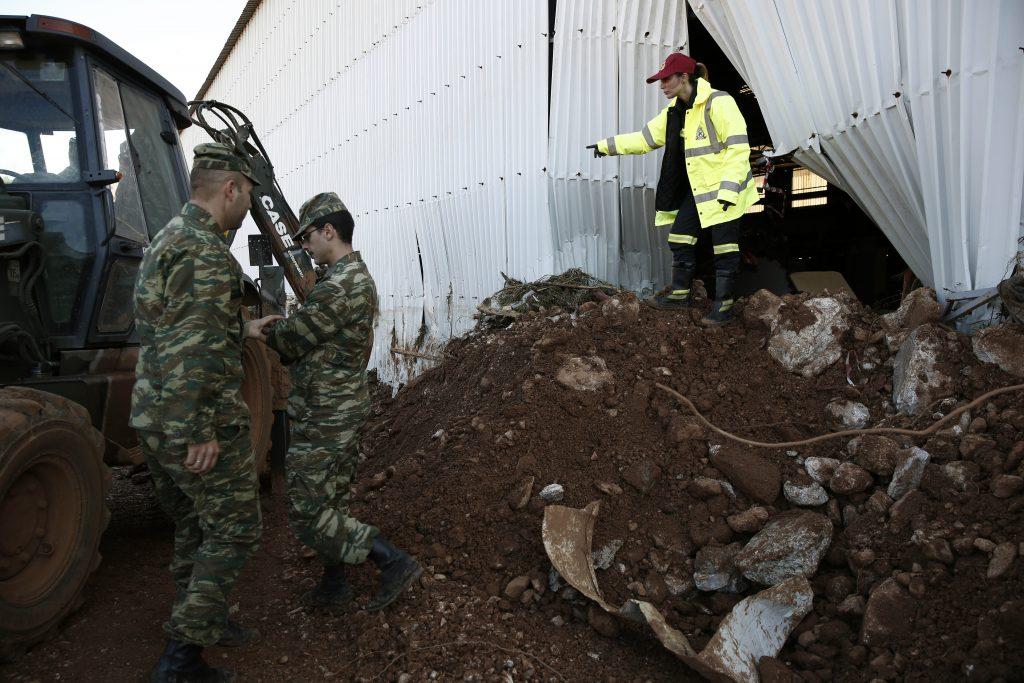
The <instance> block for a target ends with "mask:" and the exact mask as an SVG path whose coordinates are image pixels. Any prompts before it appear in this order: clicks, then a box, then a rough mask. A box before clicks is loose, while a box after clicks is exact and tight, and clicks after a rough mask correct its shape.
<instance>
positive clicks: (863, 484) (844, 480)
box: [828, 462, 873, 496]
mask: <svg viewBox="0 0 1024 683" xmlns="http://www.w3.org/2000/svg"><path fill="white" fill-rule="evenodd" d="M872 481H873V480H872V479H871V473H869V472H868V471H867V470H866V469H864V468H863V467H860V466H859V465H854V464H853V463H852V462H844V463H843V464H841V465H840V466H839V467H838V468H837V469H836V473H835V474H833V475H832V478H831V479H829V481H828V487H829V488H830V489H832V490H833V491H835V492H836V493H838V494H839V495H841V496H848V495H850V494H851V493H860V492H861V491H865V490H867V488H868V487H869V486H871V483H872Z"/></svg>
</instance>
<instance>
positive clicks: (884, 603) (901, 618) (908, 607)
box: [860, 578, 914, 647]
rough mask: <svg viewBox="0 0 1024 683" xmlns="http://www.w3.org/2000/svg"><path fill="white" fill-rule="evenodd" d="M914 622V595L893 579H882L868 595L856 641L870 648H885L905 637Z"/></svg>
mask: <svg viewBox="0 0 1024 683" xmlns="http://www.w3.org/2000/svg"><path fill="white" fill-rule="evenodd" d="M913 624H914V598H913V597H911V596H910V594H909V593H907V591H906V590H904V589H903V587H902V586H900V584H899V583H898V582H897V581H896V579H891V578H890V579H886V580H885V581H883V582H882V583H881V584H879V586H878V587H877V588H875V590H873V591H872V592H871V596H870V597H869V598H868V602H867V606H866V607H865V608H864V619H863V620H862V621H861V630H860V641H861V643H863V644H864V645H868V646H870V647H887V646H889V645H890V644H891V643H892V642H893V641H896V640H899V639H901V638H904V637H906V636H908V635H909V634H910V633H911V630H912V629H913Z"/></svg>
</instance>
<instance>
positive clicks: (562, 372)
mask: <svg viewBox="0 0 1024 683" xmlns="http://www.w3.org/2000/svg"><path fill="white" fill-rule="evenodd" d="M614 379H615V378H614V377H613V376H612V373H611V372H610V371H609V370H608V365H607V364H606V363H605V362H604V359H603V358H601V357H600V356H588V357H586V358H581V357H579V356H572V357H571V358H569V359H568V360H566V361H565V363H563V364H562V367H560V368H558V372H557V373H555V380H556V381H557V382H558V383H559V384H561V385H562V386H564V387H567V388H569V389H574V390H576V391H597V390H598V389H600V388H601V387H603V386H605V385H606V384H610V383H611V382H612V381H613V380H614Z"/></svg>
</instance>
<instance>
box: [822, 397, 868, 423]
mask: <svg viewBox="0 0 1024 683" xmlns="http://www.w3.org/2000/svg"><path fill="white" fill-rule="evenodd" d="M825 415H827V416H828V418H829V419H830V420H831V421H832V422H833V424H836V425H841V426H842V427H843V428H845V429H864V428H865V427H867V426H868V421H869V420H870V419H871V411H870V410H868V407H867V406H866V405H864V404H863V403H857V402H856V401H846V400H836V401H830V402H829V403H828V405H826V406H825Z"/></svg>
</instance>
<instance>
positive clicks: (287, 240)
mask: <svg viewBox="0 0 1024 683" xmlns="http://www.w3.org/2000/svg"><path fill="white" fill-rule="evenodd" d="M189 114H190V115H191V117H192V122H193V123H194V124H196V125H197V126H199V127H200V128H202V129H203V130H205V131H206V132H207V133H209V135H210V137H211V138H213V139H214V140H215V141H217V142H220V143H223V144H225V145H228V146H229V147H232V148H233V149H234V150H235V153H236V154H238V155H239V156H241V157H243V158H244V159H246V160H247V161H248V162H249V166H250V167H251V168H252V171H253V175H254V176H255V177H256V179H257V180H259V184H258V185H256V187H254V188H253V191H252V208H251V209H250V213H251V214H252V218H253V220H254V221H255V222H256V227H258V228H259V230H260V232H261V233H262V234H263V235H265V236H266V237H268V238H270V245H271V249H272V251H273V252H274V256H275V257H276V258H277V262H278V263H279V264H280V265H281V267H282V268H283V269H284V276H285V278H286V279H287V280H288V283H289V284H290V285H291V286H292V290H294V292H295V296H296V297H297V298H298V300H299V301H305V299H306V295H307V294H308V293H309V291H310V290H311V289H313V285H314V284H315V283H316V272H315V271H314V270H313V264H312V263H311V262H310V260H309V255H308V254H306V252H305V251H303V250H302V248H301V247H299V245H298V244H295V242H294V236H295V233H296V232H298V229H299V221H298V219H297V218H296V217H295V214H294V213H293V212H292V210H291V207H290V206H289V205H288V202H287V201H285V198H284V193H283V192H282V191H281V188H280V186H279V185H278V184H277V179H276V178H275V177H274V166H273V164H271V163H270V157H269V156H268V155H267V151H266V149H264V147H263V143H261V142H260V139H259V137H257V135H256V132H255V131H254V130H253V125H252V122H251V121H250V120H249V118H248V117H247V116H246V115H245V114H243V113H242V112H240V111H239V110H238V109H236V108H235V107H232V106H231V105H228V104H224V103H223V102H217V101H215V100H200V101H195V102H190V103H189ZM208 117H211V118H213V117H215V118H216V120H217V121H218V122H219V123H220V124H221V125H220V126H216V125H213V123H211V121H210V120H208Z"/></svg>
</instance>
